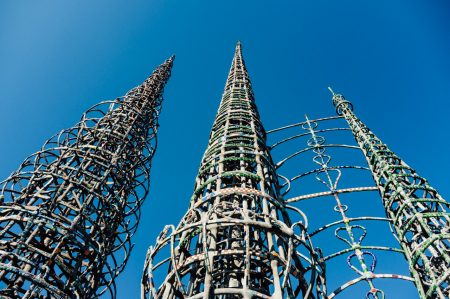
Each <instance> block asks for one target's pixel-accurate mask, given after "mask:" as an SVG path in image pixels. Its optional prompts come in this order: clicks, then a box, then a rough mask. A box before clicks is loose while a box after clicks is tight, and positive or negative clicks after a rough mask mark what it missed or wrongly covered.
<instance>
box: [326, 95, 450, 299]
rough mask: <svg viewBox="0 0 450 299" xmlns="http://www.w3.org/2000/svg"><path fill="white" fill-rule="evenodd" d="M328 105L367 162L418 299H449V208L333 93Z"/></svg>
mask: <svg viewBox="0 0 450 299" xmlns="http://www.w3.org/2000/svg"><path fill="white" fill-rule="evenodd" d="M330 90H331V89H330ZM333 104H334V106H335V107H336V112H337V114H338V115H342V116H343V117H344V118H345V120H346V121H347V123H348V125H349V127H350V129H351V131H352V133H353V135H354V137H355V139H356V141H357V142H358V144H359V146H360V147H361V149H362V151H363V153H364V155H365V157H366V159H367V163H368V165H369V167H370V170H371V171H372V175H373V177H374V179H375V182H376V184H377V186H378V189H379V191H380V194H381V198H382V200H383V205H384V208H385V210H386V215H387V217H388V218H389V219H390V221H391V223H392V226H393V228H394V230H395V232H396V236H397V239H398V241H399V242H400V244H401V247H402V249H403V251H404V254H405V257H406V259H407V260H408V263H409V268H410V271H411V274H412V276H413V278H414V280H415V283H416V286H417V288H418V291H419V294H420V296H421V298H442V299H443V298H449V296H450V233H449V230H450V214H449V205H450V204H449V203H448V202H447V201H445V200H444V199H443V198H442V197H441V196H440V195H439V193H438V192H437V190H436V189H434V188H433V187H431V186H430V185H429V183H428V182H427V180H425V179H424V178H423V177H421V176H420V175H418V174H417V173H416V171H415V170H414V169H413V168H411V167H410V166H409V165H407V164H406V163H405V162H403V160H402V159H400V158H399V157H398V156H397V155H395V154H394V153H393V152H392V151H391V150H390V149H389V148H388V146H387V145H386V144H384V143H383V142H382V141H381V140H380V139H379V138H378V137H377V136H376V135H375V134H374V133H373V132H372V131H370V130H369V128H367V127H366V126H365V125H364V123H363V122H362V121H361V120H360V119H358V117H357V116H356V115H355V114H354V113H353V105H352V104H351V103H350V102H349V101H347V100H346V99H345V98H344V97H343V96H342V95H340V94H335V93H334V92H333Z"/></svg>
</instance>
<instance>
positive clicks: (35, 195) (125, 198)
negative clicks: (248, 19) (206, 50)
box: [0, 57, 173, 298]
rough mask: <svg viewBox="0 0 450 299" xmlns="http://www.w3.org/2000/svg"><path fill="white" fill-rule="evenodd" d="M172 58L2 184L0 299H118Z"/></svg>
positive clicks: (89, 115)
mask: <svg viewBox="0 0 450 299" xmlns="http://www.w3.org/2000/svg"><path fill="white" fill-rule="evenodd" d="M172 64H173V57H171V58H170V59H168V60H167V61H165V62H164V63H163V64H162V65H160V66H159V67H158V68H157V69H156V70H155V71H154V72H153V74H152V75H151V76H150V77H149V78H148V79H147V80H145V82H144V83H143V84H141V85H139V86H137V87H136V88H133V89H132V90H130V91H129V92H128V93H127V94H126V95H125V96H123V97H120V98H117V99H115V100H112V101H105V102H101V103H100V104H98V105H95V106H94V107H92V108H90V109H89V110H88V111H87V112H85V113H84V114H83V116H82V118H81V120H80V121H79V122H78V123H77V124H76V125H75V126H73V127H71V128H69V129H67V130H63V131H62V132H60V133H59V134H57V135H56V136H54V137H52V138H51V139H49V140H48V141H47V142H46V143H45V144H44V146H43V147H42V149H41V150H39V151H38V152H36V153H35V154H33V155H31V156H30V157H28V158H27V159H26V160H25V161H24V162H23V163H22V165H21V166H20V168H19V169H18V170H17V171H16V172H14V173H13V174H11V176H10V177H8V178H7V179H6V180H5V181H4V182H2V185H1V193H0V194H1V195H0V297H1V298H93V297H96V296H98V295H100V294H103V293H105V292H109V293H110V296H111V297H115V285H114V279H115V278H116V276H117V275H118V274H119V273H120V272H121V271H122V270H123V268H124V267H125V264H126V262H127V259H128V256H129V253H130V250H131V248H132V244H131V236H132V235H133V233H134V232H135V230H136V227H137V224H138V221H139V216H140V206H141V203H142V201H143V199H144V198H145V197H146V195H147V192H148V187H149V171H150V166H151V158H152V156H153V154H154V151H155V149H156V131H157V128H158V115H159V112H160V109H161V102H162V94H163V89H164V86H165V84H166V82H167V80H168V79H169V77H170V72H171V68H172Z"/></svg>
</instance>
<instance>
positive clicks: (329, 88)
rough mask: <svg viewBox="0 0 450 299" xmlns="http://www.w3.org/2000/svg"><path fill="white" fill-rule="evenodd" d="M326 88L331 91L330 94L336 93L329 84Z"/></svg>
mask: <svg viewBox="0 0 450 299" xmlns="http://www.w3.org/2000/svg"><path fill="white" fill-rule="evenodd" d="M328 90H329V91H330V92H331V94H332V95H333V96H334V95H336V94H335V93H334V91H333V89H331V87H330V86H328Z"/></svg>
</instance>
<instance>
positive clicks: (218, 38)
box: [0, 0, 450, 298]
mask: <svg viewBox="0 0 450 299" xmlns="http://www.w3.org/2000/svg"><path fill="white" fill-rule="evenodd" d="M449 20H450V4H448V2H447V1H444V0H436V1H433V2H431V1H424V0H422V1H419V0H408V1H407V0H397V1H392V0H389V1H388V0H379V1H356V0H355V1H350V0H341V1H332V0H329V1H325V0H316V1H303V0H302V1H285V0H280V1H276V2H275V1H264V0H263V1H233V0H231V1H206V0H205V1H200V0H198V1H197V0H193V1H174V0H172V1H163V0H158V1H153V0H146V1H144V0H142V1H138V0H136V1H106V0H99V1H85V0H80V1H71V2H69V1H65V2H63V1H59V2H58V1H47V0H42V1H33V2H31V1H2V2H1V3H0V45H1V46H0V102H1V107H2V109H1V110H0V111H1V117H0V128H1V132H2V146H1V147H0V177H2V178H4V177H6V176H8V175H9V173H11V172H12V171H13V170H15V169H16V168H18V166H19V164H20V163H21V162H22V161H23V159H24V158H25V157H26V156H27V155H29V154H31V153H32V152H34V151H35V150H37V149H38V148H39V147H40V146H41V145H42V144H43V142H44V141H45V140H46V139H47V138H49V137H50V136H52V135H53V134H55V133H57V132H58V131H59V130H61V129H63V128H66V127H69V126H71V125H72V124H74V123H75V122H76V121H78V120H79V118H80V116H81V114H82V112H83V111H84V110H86V109H87V108H89V107H90V106H91V105H93V104H95V103H97V102H99V101H100V100H104V99H112V98H115V97H117V96H120V95H123V94H124V93H125V92H126V91H127V90H129V89H130V88H132V87H134V86H135V85H137V84H139V83H141V82H142V81H143V80H144V79H145V78H146V77H147V76H148V75H149V74H150V73H151V72H152V70H153V69H154V67H155V66H156V65H158V64H160V63H161V62H162V61H163V60H164V59H166V58H167V57H168V56H170V55H171V54H176V55H177V58H176V61H175V66H174V69H173V76H172V78H171V79H170V81H169V84H168V86H167V88H166V93H165V102H164V107H163V113H162V115H161V118H160V123H161V128H160V131H159V142H158V145H159V147H158V151H157V154H156V157H155V159H154V167H153V171H152V190H151V194H150V196H149V197H148V199H147V201H146V203H145V205H144V206H143V217H142V222H141V225H140V227H139V230H138V233H137V234H136V236H135V238H134V241H135V243H136V247H135V249H134V252H133V254H132V258H131V259H130V261H129V263H128V266H127V268H126V270H125V272H124V273H123V274H122V275H121V277H120V278H119V280H118V294H119V298H137V296H138V294H139V280H140V276H141V270H142V265H143V260H144V255H145V251H146V248H147V247H148V246H149V245H151V244H153V243H154V240H155V238H156V236H157V234H158V233H159V231H160V230H161V229H162V228H163V226H164V224H165V223H177V222H178V219H179V218H180V217H181V215H182V214H183V212H184V211H185V209H186V208H187V206H188V200H189V198H190V195H191V193H192V188H193V183H194V177H195V175H196V171H197V168H198V165H199V162H200V159H201V156H202V154H203V151H204V149H205V148H206V144H207V139H208V135H209V130H210V127H211V125H212V122H213V119H214V116H215V113H216V111H217V108H218V105H219V101H220V97H221V94H222V91H223V87H224V84H225V80H226V76H227V72H228V69H229V66H230V63H231V58H232V55H233V51H234V46H235V43H236V41H237V40H241V41H242V43H243V49H244V57H245V60H246V64H247V67H248V69H249V73H250V77H251V79H252V82H253V88H254V91H255V95H256V101H257V105H258V107H259V111H260V114H261V117H262V120H263V123H264V124H265V127H266V129H271V128H275V127H279V126H282V125H285V124H290V123H293V122H298V121H301V120H302V119H303V117H304V114H305V113H307V114H308V115H309V116H310V117H311V118H316V117H321V116H328V115H332V114H333V113H334V110H333V107H332V105H331V97H330V94H329V92H328V91H327V89H326V87H327V86H328V85H331V86H332V87H333V88H334V89H335V90H336V91H338V92H342V93H343V94H344V95H345V96H346V97H347V98H348V99H349V100H351V101H352V102H353V104H354V106H355V112H356V113H357V114H358V116H359V117H360V118H361V119H362V120H363V121H365V122H366V124H367V125H368V126H369V127H370V128H371V129H372V130H373V131H375V132H376V133H377V135H378V136H379V137H380V138H381V139H382V140H383V141H385V142H386V143H387V144H388V145H389V146H390V147H391V148H392V149H393V150H394V151H395V152H396V153H397V154H398V155H399V156H401V157H402V158H403V159H404V160H405V161H406V162H407V163H409V164H410V165H412V166H413V167H414V168H416V169H417V170H418V172H419V173H420V174H421V175H423V176H424V177H426V178H428V179H429V181H430V182H431V184H432V185H433V186H435V187H436V188H438V190H440V191H441V193H442V195H443V196H444V197H448V195H449V193H450V190H449V187H448V184H447V182H448V178H447V176H446V174H447V173H446V168H448V167H449V166H450V163H449V162H450V155H448V154H447V153H448V151H449V150H450V141H449V139H448V133H447V132H448V131H449V129H450V125H449V122H448V120H447V115H448V110H449V107H450V104H449V100H450V88H449V82H450V71H449V70H450V55H448V53H450V39H449V38H448V37H449V34H450V21H449ZM394 297H395V296H394ZM395 298H398V297H395Z"/></svg>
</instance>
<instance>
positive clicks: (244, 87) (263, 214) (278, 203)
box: [142, 43, 322, 299]
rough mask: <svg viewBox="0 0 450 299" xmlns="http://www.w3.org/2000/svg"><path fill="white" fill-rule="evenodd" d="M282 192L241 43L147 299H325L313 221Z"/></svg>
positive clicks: (159, 248)
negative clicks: (184, 207)
mask: <svg viewBox="0 0 450 299" xmlns="http://www.w3.org/2000/svg"><path fill="white" fill-rule="evenodd" d="M279 191H280V186H279V183H278V178H277V175H276V172H275V166H274V163H273V161H272V158H271V155H270V153H269V150H268V147H267V146H266V133H265V130H264V128H263V126H262V123H261V121H260V118H259V114H258V111H257V108H256V106H255V101H254V95H253V91H252V87H251V83H250V80H249V77H248V73H247V70H246V68H245V63H244V60H243V58H242V52H241V45H240V43H238V44H237V46H236V52H235V55H234V58H233V62H232V65H231V69H230V72H229V75H228V80H227V82H226V86H225V91H224V93H223V96H222V100H221V104H220V108H219V110H218V113H217V116H216V119H215V121H214V124H213V127H212V131H211V134H210V139H209V143H208V147H207V149H206V152H205V154H204V156H203V159H202V162H201V165H200V169H199V173H198V175H197V178H196V183H195V190H194V194H193V196H192V198H191V201H190V206H189V209H188V211H187V213H186V214H185V216H184V217H183V218H182V220H181V222H180V223H179V225H178V226H177V227H175V226H173V225H167V226H166V227H165V229H164V230H163V232H162V233H161V234H160V235H159V237H158V239H157V243H156V245H155V246H154V247H150V249H149V251H148V254H147V259H146V263H145V267H144V275H143V278H142V298H192V299H193V298H205V299H206V298H316V296H317V297H320V296H321V294H322V284H321V283H322V280H321V279H318V278H319V277H320V274H321V273H320V265H319V264H318V263H317V255H316V252H315V250H314V249H313V247H312V245H311V242H310V239H309V236H308V235H307V233H306V231H305V227H304V225H305V222H306V220H304V219H303V216H304V215H303V213H302V212H301V211H300V210H298V209H295V208H293V207H290V206H287V205H285V203H284V201H283V200H282V198H281V197H280V193H279ZM288 211H289V213H288ZM290 214H295V215H296V216H297V217H298V218H299V219H301V220H302V221H297V222H293V221H291V217H290ZM316 281H318V283H317V285H316ZM316 288H317V290H315V289H316Z"/></svg>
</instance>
